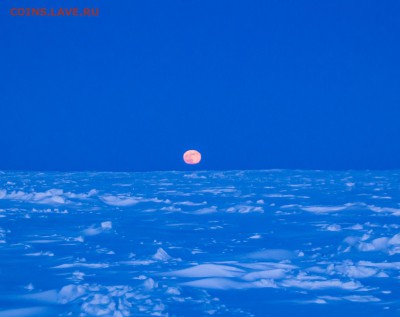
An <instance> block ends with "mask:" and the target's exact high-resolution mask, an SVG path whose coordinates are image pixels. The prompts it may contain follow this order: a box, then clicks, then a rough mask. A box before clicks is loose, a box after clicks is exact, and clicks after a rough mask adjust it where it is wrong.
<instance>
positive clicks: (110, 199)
mask: <svg viewBox="0 0 400 317" xmlns="http://www.w3.org/2000/svg"><path fill="white" fill-rule="evenodd" d="M100 199H101V200H102V201H103V202H104V203H105V204H107V205H110V206H118V207H127V206H133V205H136V204H138V203H140V202H141V200H140V199H138V198H137V197H127V196H112V195H106V196H101V197H100Z"/></svg>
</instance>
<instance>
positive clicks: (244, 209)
mask: <svg viewBox="0 0 400 317" xmlns="http://www.w3.org/2000/svg"><path fill="white" fill-rule="evenodd" d="M226 211H227V212H230V213H240V214H247V213H250V212H259V213H263V212H264V208H263V207H260V206H246V205H236V206H233V207H229V208H227V209H226Z"/></svg>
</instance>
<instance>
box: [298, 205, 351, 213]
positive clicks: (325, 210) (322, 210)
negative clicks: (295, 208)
mask: <svg viewBox="0 0 400 317" xmlns="http://www.w3.org/2000/svg"><path fill="white" fill-rule="evenodd" d="M346 208H347V207H346V206H309V207H301V209H302V210H304V211H308V212H313V213H317V214H323V213H330V212H337V211H342V210H345V209H346Z"/></svg>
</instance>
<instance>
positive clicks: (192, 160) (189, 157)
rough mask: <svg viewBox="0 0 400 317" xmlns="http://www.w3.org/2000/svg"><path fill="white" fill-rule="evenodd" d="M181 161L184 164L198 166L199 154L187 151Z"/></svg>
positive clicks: (194, 151)
mask: <svg viewBox="0 0 400 317" xmlns="http://www.w3.org/2000/svg"><path fill="white" fill-rule="evenodd" d="M183 160H184V161H185V163H186V164H190V165H194V164H198V163H200V161H201V154H200V152H198V151H196V150H188V151H186V152H185V153H184V154H183Z"/></svg>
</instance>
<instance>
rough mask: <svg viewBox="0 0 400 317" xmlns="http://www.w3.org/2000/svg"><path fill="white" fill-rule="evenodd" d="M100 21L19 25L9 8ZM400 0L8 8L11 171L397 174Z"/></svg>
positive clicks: (3, 131) (0, 14)
mask: <svg viewBox="0 0 400 317" xmlns="http://www.w3.org/2000/svg"><path fill="white" fill-rule="evenodd" d="M15 6H17V7H32V6H39V7H80V8H83V7H84V6H88V7H92V6H96V7H99V8H100V16H99V17H11V16H10V15H9V9H10V8H11V7H15ZM399 11H400V3H399V2H398V1H384V2H380V1H369V0H368V1H261V0H260V1H246V2H244V1H232V0H230V1H224V0H220V1H208V0H206V1H189V0H186V1H175V0H173V1H161V0H154V1H128V0H120V1H104V0H99V1H91V0H84V1H72V0H71V1H65V0H59V1H42V2H40V4H39V3H38V2H35V1H27V0H25V1H24V0H20V1H11V0H6V1H3V2H2V3H1V4H0V48H1V49H0V69H1V71H0V87H1V94H0V169H24V170H25V169H28V170H114V171H147V170H172V169H186V168H188V167H186V166H185V165H184V164H183V162H182V154H183V152H184V151H185V150H187V149H191V148H194V149H198V150H199V151H200V152H201V153H202V155H203V161H202V163H201V164H200V165H199V166H198V167H196V168H200V169H260V168H263V169H267V168H299V169H392V168H400V146H399V137H400V124H399V121H400V120H399V119H400V103H399V102H400V89H399V87H400V59H399V56H400V41H399V32H400V19H399V18H398V17H399Z"/></svg>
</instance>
